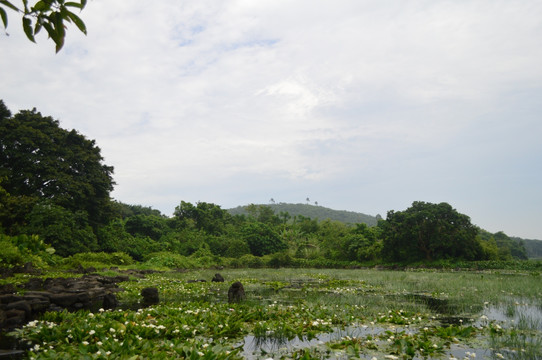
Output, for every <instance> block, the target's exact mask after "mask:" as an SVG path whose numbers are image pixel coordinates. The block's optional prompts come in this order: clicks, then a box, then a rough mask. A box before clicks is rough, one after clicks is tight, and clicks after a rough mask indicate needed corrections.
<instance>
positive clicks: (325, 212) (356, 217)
mask: <svg viewBox="0 0 542 360" xmlns="http://www.w3.org/2000/svg"><path fill="white" fill-rule="evenodd" d="M255 205H257V206H258V205H263V206H269V207H270V208H271V209H273V211H274V212H275V214H276V215H278V214H280V213H281V212H288V214H290V216H291V217H294V216H298V215H302V216H304V217H309V218H311V219H318V220H319V221H323V220H326V219H330V220H335V221H340V222H343V223H346V224H358V223H364V224H367V225H369V226H375V225H376V223H377V218H376V217H375V216H371V215H366V214H362V213H357V212H354V211H346V210H333V209H330V208H326V207H323V206H318V205H310V204H288V203H277V204H255ZM245 206H246V205H243V206H237V207H235V208H233V209H228V210H227V211H228V212H229V213H230V214H232V215H248V212H247V211H246V210H245Z"/></svg>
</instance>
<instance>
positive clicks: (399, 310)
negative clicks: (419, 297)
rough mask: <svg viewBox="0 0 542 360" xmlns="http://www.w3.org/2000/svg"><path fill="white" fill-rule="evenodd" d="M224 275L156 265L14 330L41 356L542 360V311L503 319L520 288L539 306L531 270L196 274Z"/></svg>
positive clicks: (520, 294) (33, 353) (525, 297)
mask: <svg viewBox="0 0 542 360" xmlns="http://www.w3.org/2000/svg"><path fill="white" fill-rule="evenodd" d="M215 272H216V270H192V271H184V272H178V271H176V272H173V271H170V272H158V273H154V274H151V275H149V276H148V277H146V278H143V279H137V280H132V281H128V282H123V283H122V284H121V286H122V287H123V288H124V289H125V291H123V292H120V293H118V296H119V300H120V301H121V304H123V308H122V309H120V310H103V309H100V310H98V311H96V312H89V311H77V312H67V311H63V312H48V313H46V314H44V315H42V316H41V317H40V318H39V319H36V320H34V321H31V322H29V323H28V324H27V325H26V326H24V327H23V328H21V329H19V330H16V331H14V332H13V333H12V335H14V336H16V337H17V338H18V339H19V340H20V341H21V343H28V344H29V354H28V357H33V358H36V359H64V358H70V359H74V358H82V359H86V358H88V359H92V358H97V359H105V358H112V359H138V358H153V359H187V358H188V359H198V358H203V359H241V358H252V357H254V358H274V359H322V358H377V359H417V358H420V359H421V358H429V359H434V358H456V357H457V358H469V359H474V358H483V357H486V355H487V356H490V357H493V358H509V357H510V358H516V357H515V356H514V354H517V355H521V354H524V355H521V356H520V357H518V358H524V359H528V358H529V359H535V358H537V356H538V354H540V349H541V343H540V340H539V339H540V335H541V329H540V320H539V319H537V318H535V317H534V316H532V317H529V316H527V317H520V319H521V320H520V321H506V322H501V321H498V320H496V319H495V318H494V317H496V318H497V319H498V318H499V317H500V311H499V309H501V307H502V306H503V305H509V304H510V303H509V301H510V300H509V299H507V296H512V294H515V296H517V297H518V298H521V299H522V301H526V302H529V303H531V306H529V308H535V306H536V305H537V304H538V297H539V294H538V293H539V287H538V286H537V285H538V282H537V281H538V279H534V278H531V277H528V276H524V275H523V274H517V275H509V276H508V277H507V279H508V280H509V281H503V277H502V275H500V274H491V273H485V274H484V277H481V276H480V273H478V272H461V273H457V272H442V271H439V272H398V271H376V270H315V269H302V270H297V269H276V270H274V271H268V270H258V269H251V270H247V269H239V270H237V269H232V270H224V271H221V274H222V275H223V276H224V277H225V278H226V279H227V281H226V282H224V283H211V282H190V281H189V280H194V279H210V278H211V277H212V275H213V274H214V273H215ZM231 281H240V282H241V283H242V284H243V285H244V288H245V293H246V297H247V299H246V300H245V301H244V302H241V303H234V304H229V303H228V302H227V292H228V288H229V286H230V284H231ZM147 286H154V287H156V288H157V289H158V290H159V295H160V305H156V306H153V307H145V308H142V307H141V306H140V304H139V300H140V295H139V294H140V292H141V289H142V288H144V287H147ZM422 289H426V290H427V289H431V290H432V291H433V294H432V295H431V296H433V297H440V298H444V299H446V300H447V301H448V302H450V303H459V304H463V305H464V306H463V307H462V309H463V310H462V312H461V313H459V314H457V315H458V316H456V317H450V316H449V315H450V314H441V313H439V312H435V311H433V310H431V308H429V307H427V306H425V305H424V304H422V303H419V302H418V301H416V299H415V298H412V297H408V296H405V294H407V295H408V294H413V293H416V292H418V293H419V292H420V291H421V290H422ZM505 295H506V296H505ZM428 296H429V295H428ZM524 305H525V304H517V305H514V307H515V310H517V311H518V312H521V309H523V308H526V306H524ZM450 320H451V321H455V322H454V323H452V324H450V323H448V322H446V321H450ZM252 340H253V341H252ZM487 349H493V350H489V352H488V350H487ZM471 351H472V353H471ZM491 351H493V352H494V353H491ZM474 353H476V354H474ZM142 354H143V355H142ZM497 354H500V356H499V355H497ZM502 354H504V355H502Z"/></svg>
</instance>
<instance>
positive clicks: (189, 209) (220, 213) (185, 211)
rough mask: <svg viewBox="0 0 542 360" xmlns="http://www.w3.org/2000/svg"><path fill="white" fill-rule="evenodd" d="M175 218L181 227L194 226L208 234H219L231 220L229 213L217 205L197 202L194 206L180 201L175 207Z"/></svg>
mask: <svg viewBox="0 0 542 360" xmlns="http://www.w3.org/2000/svg"><path fill="white" fill-rule="evenodd" d="M174 216H175V218H176V219H177V220H178V221H179V222H180V223H181V226H183V227H190V226H192V227H195V228H196V229H198V230H203V231H205V232H207V233H208V234H212V235H219V234H222V233H223V232H224V231H225V228H226V224H228V223H229V222H231V215H230V214H228V212H227V211H226V210H223V209H221V208H220V206H219V205H216V204H211V203H206V202H198V203H197V204H196V205H195V206H194V205H192V204H191V203H189V202H185V201H181V204H180V205H179V206H177V207H176V208H175V212H174Z"/></svg>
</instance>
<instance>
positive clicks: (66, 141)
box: [0, 100, 114, 228]
mask: <svg viewBox="0 0 542 360" xmlns="http://www.w3.org/2000/svg"><path fill="white" fill-rule="evenodd" d="M112 174H113V167H111V166H107V165H105V164H104V163H103V157H102V156H101V154H100V148H99V147H98V146H96V143H95V141H94V140H89V139H87V138H86V137H85V136H83V135H81V134H79V133H78V132H77V131H75V130H71V131H69V130H65V129H62V128H61V127H60V125H59V122H58V121H57V120H54V119H53V118H51V117H48V116H42V115H41V114H40V113H39V112H37V111H36V110H35V109H34V110H30V111H28V110H24V111H20V112H19V113H17V114H15V115H14V116H11V115H10V113H9V111H8V110H7V108H6V107H5V105H4V103H3V102H2V101H1V100H0V178H3V181H2V187H3V188H4V189H5V191H7V193H9V194H10V202H9V203H8V204H7V206H11V207H13V208H15V207H16V206H17V203H18V202H19V200H21V201H20V202H21V203H25V204H26V203H29V202H33V203H38V202H40V201H42V200H45V199H47V200H49V201H50V202H51V203H52V204H54V205H57V206H61V207H63V208H65V209H66V210H68V211H71V212H73V213H75V212H77V211H83V212H85V213H86V216H87V217H88V221H89V223H90V225H92V226H93V227H94V228H95V227H97V226H98V225H102V224H106V223H107V222H108V221H109V219H110V216H111V199H110V196H109V194H110V192H111V191H112V190H113V185H114V182H113V179H112ZM28 208H30V206H28ZM0 221H2V224H4V227H6V224H5V223H4V222H5V221H8V222H9V221H10V219H6V218H3V219H0ZM14 221H20V219H15V220H14ZM8 225H16V224H13V223H12V224H8Z"/></svg>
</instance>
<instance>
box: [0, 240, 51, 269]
mask: <svg viewBox="0 0 542 360" xmlns="http://www.w3.org/2000/svg"><path fill="white" fill-rule="evenodd" d="M0 249H2V251H1V252H0V267H5V266H7V267H13V266H17V265H23V264H25V263H27V262H32V264H33V265H34V266H38V267H43V266H45V264H46V263H50V262H53V259H52V256H53V254H54V253H55V249H54V248H52V247H51V246H50V245H49V244H46V243H45V242H43V240H42V239H40V238H39V236H37V235H31V236H29V235H17V236H8V235H2V234H0Z"/></svg>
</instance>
